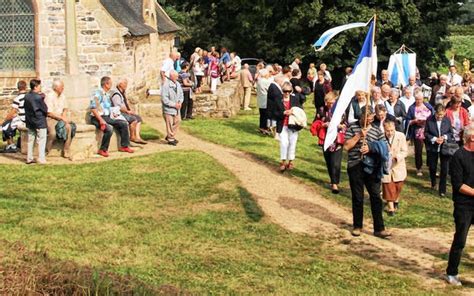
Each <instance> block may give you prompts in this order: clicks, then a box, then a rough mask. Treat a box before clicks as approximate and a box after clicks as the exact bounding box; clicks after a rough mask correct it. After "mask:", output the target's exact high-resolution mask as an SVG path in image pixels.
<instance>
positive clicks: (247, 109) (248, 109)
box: [244, 107, 252, 111]
mask: <svg viewBox="0 0 474 296" xmlns="http://www.w3.org/2000/svg"><path fill="white" fill-rule="evenodd" d="M244 111H252V108H248V107H247V108H244Z"/></svg>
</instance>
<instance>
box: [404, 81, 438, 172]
mask: <svg viewBox="0 0 474 296" xmlns="http://www.w3.org/2000/svg"><path fill="white" fill-rule="evenodd" d="M433 113H434V110H433V107H431V105H430V104H428V103H425V102H424V101H423V93H422V92H421V90H416V91H415V103H414V104H413V105H411V106H410V108H408V113H407V118H406V121H405V124H406V125H407V131H408V132H407V138H408V139H410V140H412V141H413V143H414V145H415V165H416V175H417V176H423V172H422V171H421V167H422V165H423V147H424V141H425V124H426V119H428V117H430V116H431V115H432V114H433Z"/></svg>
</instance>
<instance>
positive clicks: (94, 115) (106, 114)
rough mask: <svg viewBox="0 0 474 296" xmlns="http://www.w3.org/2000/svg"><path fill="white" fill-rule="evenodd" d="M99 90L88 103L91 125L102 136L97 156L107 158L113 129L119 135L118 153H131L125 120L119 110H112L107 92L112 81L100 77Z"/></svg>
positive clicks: (108, 78)
mask: <svg viewBox="0 0 474 296" xmlns="http://www.w3.org/2000/svg"><path fill="white" fill-rule="evenodd" d="M100 86H101V87H100V88H99V89H98V90H97V91H95V92H94V95H93V96H92V99H91V102H90V109H91V123H92V124H93V125H95V126H96V127H97V128H98V129H100V130H101V131H102V132H103V133H104V134H103V136H102V143H101V145H100V149H99V152H97V153H98V154H99V155H101V156H103V157H108V156H109V153H108V150H109V144H110V138H111V137H112V133H113V131H114V128H117V129H118V131H119V133H120V146H121V147H120V148H119V151H120V152H127V153H133V150H132V149H130V147H129V146H130V134H129V130H128V122H127V120H126V119H125V118H124V117H123V116H121V114H120V108H118V110H117V112H115V110H113V108H112V101H111V100H110V94H109V91H110V89H111V88H112V79H111V78H110V77H107V76H105V77H102V79H101V80H100Z"/></svg>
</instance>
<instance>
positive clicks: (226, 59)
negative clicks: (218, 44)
mask: <svg viewBox="0 0 474 296" xmlns="http://www.w3.org/2000/svg"><path fill="white" fill-rule="evenodd" d="M219 63H220V64H221V67H222V68H223V69H224V72H225V73H224V74H225V78H223V79H222V80H223V81H226V80H230V68H231V67H232V63H231V59H230V54H229V53H228V52H227V48H225V47H223V48H222V49H221V58H220V60H219Z"/></svg>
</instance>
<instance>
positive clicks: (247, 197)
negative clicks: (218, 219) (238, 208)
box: [238, 186, 264, 222]
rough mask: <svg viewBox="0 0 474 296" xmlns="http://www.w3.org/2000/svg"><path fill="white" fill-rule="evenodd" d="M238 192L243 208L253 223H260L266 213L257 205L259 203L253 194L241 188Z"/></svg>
mask: <svg viewBox="0 0 474 296" xmlns="http://www.w3.org/2000/svg"><path fill="white" fill-rule="evenodd" d="M238 190H239V195H240V202H241V203H242V207H243V208H244V210H245V214H246V215H247V217H248V218H249V219H250V220H252V221H253V222H259V221H260V220H262V218H263V216H264V213H263V211H262V209H261V208H260V206H259V205H258V204H257V201H256V200H255V199H254V198H253V196H252V194H250V192H248V191H247V190H246V189H245V188H243V187H240V186H239V187H238Z"/></svg>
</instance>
